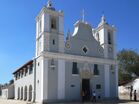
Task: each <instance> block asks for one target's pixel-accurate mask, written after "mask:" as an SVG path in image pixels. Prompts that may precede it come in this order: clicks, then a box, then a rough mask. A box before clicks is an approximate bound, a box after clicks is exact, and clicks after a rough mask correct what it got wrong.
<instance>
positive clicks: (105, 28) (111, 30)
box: [97, 15, 116, 59]
mask: <svg viewBox="0 0 139 104" xmlns="http://www.w3.org/2000/svg"><path fill="white" fill-rule="evenodd" d="M115 31H116V29H115V27H114V26H111V25H109V24H108V23H107V21H106V19H105V17H104V15H103V16H102V17H101V22H100V24H99V25H98V32H97V35H99V42H100V44H101V46H102V47H103V49H104V57H105V58H111V59H115V58H116V52H115V51H116V45H115Z"/></svg>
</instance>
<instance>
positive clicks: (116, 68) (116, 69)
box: [115, 64, 118, 98]
mask: <svg viewBox="0 0 139 104" xmlns="http://www.w3.org/2000/svg"><path fill="white" fill-rule="evenodd" d="M115 77H116V97H117V98H118V64H116V67H115Z"/></svg>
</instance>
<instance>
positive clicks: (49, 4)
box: [47, 0, 52, 8]
mask: <svg viewBox="0 0 139 104" xmlns="http://www.w3.org/2000/svg"><path fill="white" fill-rule="evenodd" d="M47 7H48V8H50V7H52V2H51V0H48V2H47Z"/></svg>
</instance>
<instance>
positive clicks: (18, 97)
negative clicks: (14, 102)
mask: <svg viewBox="0 0 139 104" xmlns="http://www.w3.org/2000/svg"><path fill="white" fill-rule="evenodd" d="M17 93H18V94H17V95H18V96H17V99H20V88H19V87H18V92H17Z"/></svg>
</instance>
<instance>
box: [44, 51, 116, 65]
mask: <svg viewBox="0 0 139 104" xmlns="http://www.w3.org/2000/svg"><path fill="white" fill-rule="evenodd" d="M41 55H42V56H43V57H46V58H55V59H64V60H70V61H81V62H88V63H99V64H109V65H111V64H112V65H115V64H116V63H117V61H116V60H113V59H108V58H96V57H88V56H78V55H71V54H66V53H53V52H43V53H41Z"/></svg>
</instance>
